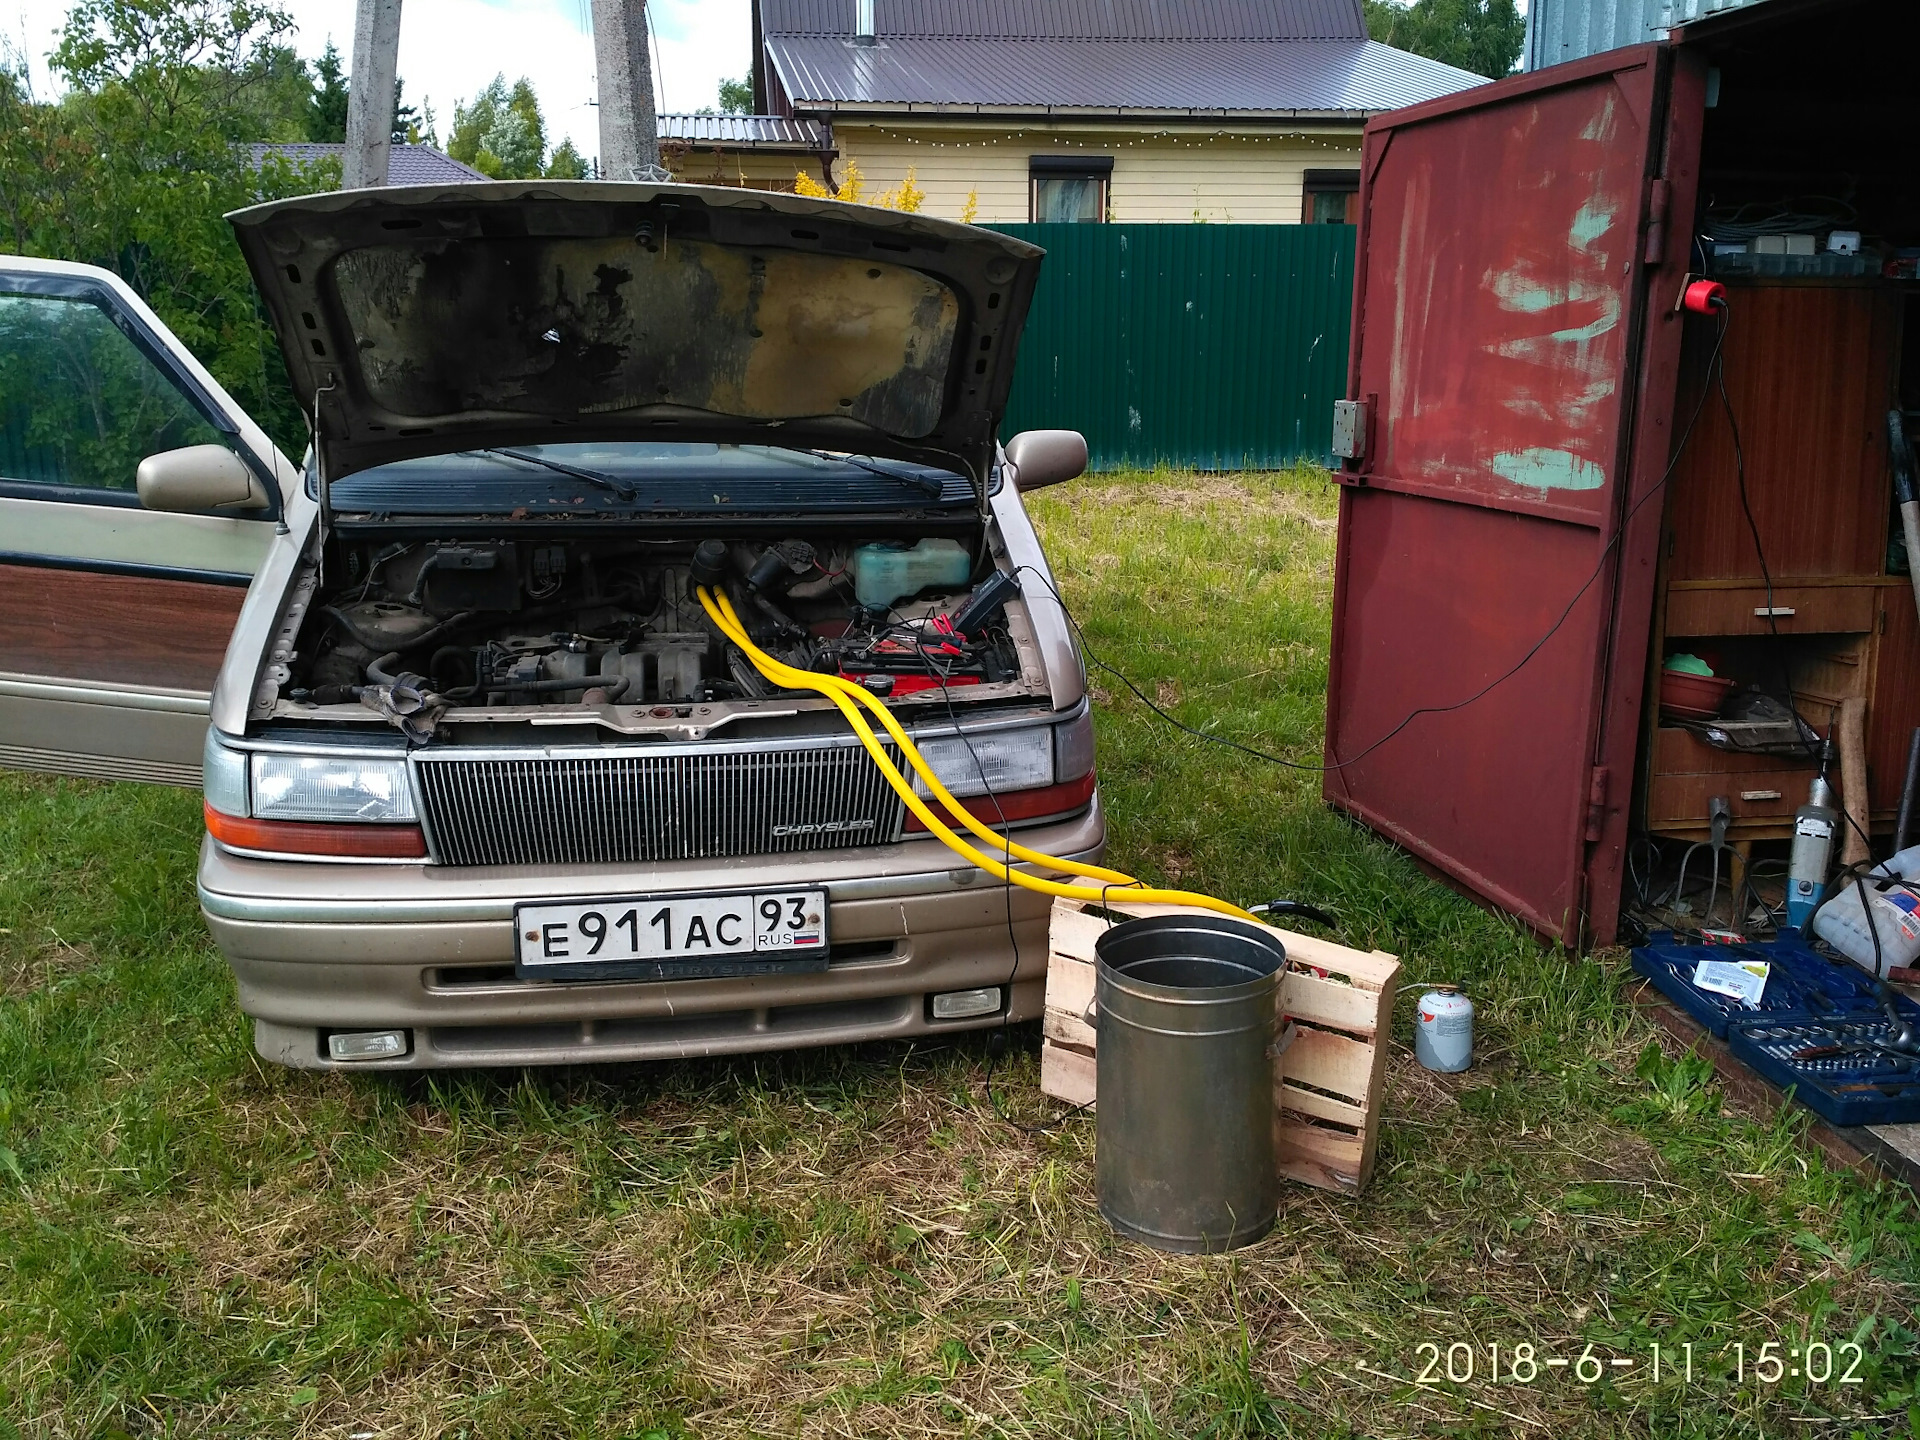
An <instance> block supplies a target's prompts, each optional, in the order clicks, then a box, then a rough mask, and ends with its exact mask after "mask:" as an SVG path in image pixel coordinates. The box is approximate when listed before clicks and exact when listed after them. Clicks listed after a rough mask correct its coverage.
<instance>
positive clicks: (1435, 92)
mask: <svg viewBox="0 0 1920 1440" xmlns="http://www.w3.org/2000/svg"><path fill="white" fill-rule="evenodd" d="M825 3H826V0H784V4H785V5H787V6H794V7H798V6H803V5H804V6H823V7H824V5H825ZM936 3H937V4H938V6H939V7H941V8H944V7H945V6H946V5H949V4H950V5H951V6H953V7H954V8H969V9H982V10H985V9H988V8H995V9H1006V10H1009V11H1012V10H1016V9H1017V10H1022V11H1024V10H1026V9H1030V8H1034V7H1033V6H1031V5H1020V4H1017V3H1015V0H976V3H975V4H974V5H971V6H963V4H962V0H926V4H927V6H928V8H936ZM1327 3H1329V4H1331V3H1333V0H1327ZM843 8H845V9H847V10H849V11H850V10H851V9H852V3H851V0H846V3H845V5H844V7H843ZM879 8H880V11H881V14H882V15H883V16H885V15H886V14H887V13H888V8H889V7H887V6H886V5H884V4H883V5H881V6H880V7H879ZM1058 8H1060V9H1062V10H1078V9H1082V8H1087V9H1094V8H1104V7H1095V6H1083V5H1082V4H1080V3H1068V4H1062V5H1061V6H1059V7H1058ZM1150 8H1154V7H1151V6H1149V5H1147V4H1145V3H1140V4H1134V5H1128V4H1125V3H1124V0H1115V3H1114V9H1115V10H1116V11H1118V10H1122V9H1132V10H1143V11H1144V10H1147V9H1150ZM1167 8H1171V7H1167ZM1195 8H1196V10H1203V11H1204V10H1206V9H1209V8H1212V7H1211V6H1209V5H1206V4H1202V5H1196V7H1195ZM1218 8H1220V9H1221V10H1223V11H1224V10H1235V11H1238V10H1242V9H1251V8H1255V7H1251V6H1239V5H1232V6H1229V5H1226V4H1224V3H1221V4H1219V6H1218ZM1260 8H1273V7H1260ZM883 24H884V21H883ZM766 53H767V59H768V61H769V62H770V63H771V64H772V66H773V68H774V70H775V71H776V72H777V73H778V75H779V78H780V83H781V86H782V87H783V88H784V90H785V92H786V94H787V96H788V97H789V98H790V100H791V101H792V103H793V105H794V106H795V107H796V108H798V109H802V110H811V109H822V110H830V111H846V110H850V109H858V110H874V111H895V112H908V111H910V112H934V113H939V112H945V113H949V114H951V113H955V112H963V113H964V112H977V113H995V112H1018V113H1043V114H1063V113H1064V114H1075V113H1080V114H1086V113H1094V114H1100V115H1120V114H1123V113H1124V114H1126V115H1130V116H1153V115H1168V116H1175V115H1178V116H1185V115H1208V116H1223V115H1246V116H1254V117H1259V116H1295V115H1299V116H1327V117H1357V116H1364V115H1370V114H1374V113H1376V112H1378V111H1382V110H1397V109H1399V108H1400V107H1401V106H1403V105H1414V104H1418V103H1420V102H1422V101H1425V100H1433V99H1437V98H1438V97H1440V96H1442V95H1451V94H1453V93H1454V92H1456V91H1459V90H1464V89H1466V88H1467V87H1469V86H1471V85H1483V84H1485V83H1486V79H1485V77H1484V76H1480V75H1475V74H1472V73H1470V72H1468V71H1465V70H1456V69H1455V68H1454V67H1453V66H1451V65H1443V64H1441V63H1440V62H1439V61H1437V60H1428V59H1425V58H1424V57H1422V56H1418V55H1410V54H1408V53H1407V52H1406V51H1404V50H1396V49H1393V48H1392V47H1391V46H1387V45H1379V44H1376V43H1374V42H1373V41H1370V40H1359V39H1340V40H1245V39H1242V40H1219V39H1199V40H1194V39H1182V40H1172V39H1162V40H1154V41H1146V40H1137V39H1136V40H1111V39H1101V40H1081V39H1024V38H1013V39H959V38H951V37H905V36H889V35H885V34H884V32H883V36H882V39H881V40H880V43H879V44H877V45H854V44H850V43H848V42H847V41H845V40H840V39H835V38H832V37H830V36H825V35H817V36H802V35H790V34H785V35H775V34H772V33H769V34H768V35H767V37H766Z"/></svg>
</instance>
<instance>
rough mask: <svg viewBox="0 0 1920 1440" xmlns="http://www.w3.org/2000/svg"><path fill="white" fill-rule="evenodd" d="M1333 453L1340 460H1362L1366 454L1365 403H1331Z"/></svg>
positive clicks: (1359, 401)
mask: <svg viewBox="0 0 1920 1440" xmlns="http://www.w3.org/2000/svg"><path fill="white" fill-rule="evenodd" d="M1332 448H1333V453H1334V455H1335V457H1336V458H1338V459H1341V460H1364V459H1365V458H1366V454H1367V402H1366V401H1364V400H1336V401H1334V402H1333V447H1332Z"/></svg>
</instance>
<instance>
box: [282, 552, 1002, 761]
mask: <svg viewBox="0 0 1920 1440" xmlns="http://www.w3.org/2000/svg"><path fill="white" fill-rule="evenodd" d="M702 585H705V586H708V587H710V588H713V589H720V588H724V590H725V592H726V594H727V595H728V596H729V598H730V599H731V601H732V603H733V606H734V608H735V610H736V611H737V613H738V614H739V616H740V619H741V620H742V622H743V623H744V624H745V625H746V627H747V630H748V632H749V635H750V637H751V638H752V640H753V641H754V643H755V644H757V645H759V646H760V647H761V648H762V649H764V650H766V651H768V652H769V653H771V654H772V655H774V656H776V657H777V658H779V659H780V660H782V661H784V662H785V663H787V664H789V665H792V666H794V667H796V668H799V669H805V670H812V671H816V672H821V673H826V674H835V675H840V676H843V677H845V678H848V679H851V680H854V681H856V682H859V683H861V684H863V685H865V686H866V687H867V688H868V689H869V690H871V691H872V692H873V693H875V694H876V695H879V696H882V697H888V698H903V697H910V696H913V695H916V694H926V695H928V696H929V697H930V698H933V699H938V700H940V701H942V702H943V703H947V704H951V703H956V702H959V701H963V700H984V699H988V698H1005V697H1008V696H1010V695H1021V696H1026V695H1029V694H1031V693H1032V692H1033V691H1034V690H1035V689H1036V688H1037V687H1036V684H1035V683H1034V682H1035V681H1036V679H1037V677H1038V675H1039V671H1038V667H1037V665H1036V664H1035V662H1034V661H1033V659H1032V658H1031V655H1030V653H1029V654H1027V655H1023V653H1022V651H1023V647H1024V648H1025V649H1026V650H1027V651H1029V652H1030V651H1031V646H1032V642H1031V631H1030V629H1029V628H1028V626H1027V624H1026V617H1025V612H1024V608H1023V607H1022V605H1021V602H1020V600H1019V586H1018V584H1017V583H1016V582H1015V580H1014V578H1013V577H1012V576H1010V575H1008V574H1007V573H1005V571H1003V570H1001V569H999V568H996V565H995V563H994V561H993V559H992V557H991V556H990V555H987V556H984V557H983V556H981V555H979V554H977V553H976V551H975V549H972V548H969V547H968V546H967V545H965V544H963V543H962V542H961V541H959V540H956V539H952V538H921V539H917V540H902V539H897V538H892V539H871V540H868V539H862V538H858V537H855V538H850V539H848V540H846V541H844V542H843V541H840V540H837V539H836V540H835V541H834V542H833V543H819V542H814V541H808V540H804V539H797V538H792V537H777V536H769V537H767V538H765V539H758V538H756V539H738V538H734V539H717V538H714V539H704V540H697V541H696V540H692V539H687V540H646V541H635V540H633V539H631V538H597V537H596V538H581V539H566V540H557V539H539V540H519V539H498V538H485V539H443V540H417V541H413V540H409V541H402V540H393V539H384V538H380V537H377V536H375V537H361V536H347V535H335V536H334V537H332V539H331V540H330V542H329V544H328V547H327V556H326V563H325V565H324V567H323V568H322V569H320V570H318V571H317V572H316V573H315V574H314V575H313V576H312V577H310V583H309V585H308V586H307V588H306V595H307V599H306V602H305V604H304V606H303V607H302V608H303V612H304V613H303V614H302V616H301V617H300V619H299V622H298V628H297V630H296V631H295V632H294V633H295V634H296V635H297V640H296V642H295V644H294V645H293V646H292V647H291V652H290V655H289V658H288V661H287V664H286V669H285V674H284V678H283V679H281V681H280V684H279V687H278V695H277V697H276V700H277V702H278V703H277V704H275V705H273V706H272V707H271V708H272V709H274V710H275V711H276V712H277V713H280V714H282V715H283V716H285V715H287V714H288V712H289V710H291V712H293V713H295V714H298V713H304V714H306V715H314V714H315V713H316V711H331V712H332V713H331V716H330V718H356V717H355V716H354V715H353V714H351V713H350V714H345V715H343V714H342V713H341V712H340V710H339V709H338V708H337V707H353V709H354V710H355V711H357V718H364V719H373V718H375V716H376V715H377V716H378V717H380V718H383V719H385V720H387V721H388V722H389V723H392V724H394V725H396V726H398V727H399V728H401V729H402V730H404V731H406V732H407V733H408V735H409V737H410V738H412V739H415V740H421V739H424V738H426V736H427V735H429V734H431V733H432V732H433V730H434V728H435V727H436V726H437V725H438V724H439V723H440V722H442V721H443V720H449V719H454V720H457V719H462V718H475V719H479V718H494V719H510V718H514V716H515V714H516V713H517V714H518V715H519V716H521V717H523V718H524V716H525V715H526V712H527V711H528V709H529V708H530V707H531V709H532V710H533V711H534V712H535V713H536V714H542V713H544V714H546V715H547V716H548V717H549V718H550V719H557V718H558V716H557V715H556V714H555V713H554V712H560V711H568V710H571V711H578V712H582V714H583V715H584V716H586V717H589V718H590V717H591V716H593V715H596V714H597V715H599V716H601V717H603V718H604V719H605V720H608V721H612V722H613V723H614V728H616V729H631V728H635V727H634V726H632V725H628V724H621V723H618V720H619V717H621V716H623V715H624V716H627V717H630V718H635V719H637V718H640V717H642V716H644V717H645V718H648V719H652V720H678V721H686V720H689V719H690V718H692V712H693V709H694V707H699V708H700V711H701V720H702V723H701V726H700V728H701V729H703V730H704V729H707V728H712V727H713V725H715V724H717V723H720V720H719V718H717V717H724V716H727V715H730V714H732V713H733V712H734V711H735V710H736V709H738V708H739V707H742V706H745V707H750V708H756V709H758V708H762V707H764V705H765V703H766V702H768V701H770V700H773V699H776V698H780V697H781V696H782V695H783V694H785V695H790V696H792V697H793V698H794V700H795V702H796V704H795V708H809V709H810V708H814V707H815V706H816V705H818V704H820V703H823V702H820V701H819V700H818V699H817V697H814V696H812V695H804V698H803V692H782V691H781V690H779V689H777V688H776V687H775V686H774V685H772V684H771V683H770V682H769V681H767V680H766V679H765V678H764V677H762V676H761V675H760V674H759V672H758V671H756V670H755V669H754V668H753V666H752V665H751V664H750V663H749V662H748V660H747V659H746V657H745V656H744V655H743V654H742V653H741V652H740V651H739V649H738V648H737V647H735V646H734V645H733V644H732V643H731V642H729V641H728V640H726V639H725V637H724V636H723V635H722V634H721V633H720V631H719V629H718V628H717V627H716V626H715V625H714V624H713V623H712V621H711V620H710V619H709V618H708V616H707V614H706V613H705V611H704V610H703V609H702V607H701V604H700V601H699V598H698V595H697V590H698V588H699V587H700V586H702ZM290 613H291V612H290ZM640 728H655V727H652V726H645V727H640Z"/></svg>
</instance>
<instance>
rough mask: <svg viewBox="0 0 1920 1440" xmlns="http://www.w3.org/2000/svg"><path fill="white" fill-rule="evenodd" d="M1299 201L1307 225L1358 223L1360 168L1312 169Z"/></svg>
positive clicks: (1301, 216) (1302, 216)
mask: <svg viewBox="0 0 1920 1440" xmlns="http://www.w3.org/2000/svg"><path fill="white" fill-rule="evenodd" d="M1303 190H1304V198H1303V199H1302V200H1301V202H1300V221H1301V223H1302V224H1304V225H1357V224H1359V223H1360V172H1359V171H1358V170H1309V171H1307V173H1306V177H1305V184H1304V186H1303Z"/></svg>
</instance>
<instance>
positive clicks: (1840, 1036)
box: [1727, 998, 1920, 1125]
mask: <svg viewBox="0 0 1920 1440" xmlns="http://www.w3.org/2000/svg"><path fill="white" fill-rule="evenodd" d="M1899 1003H1900V1005H1901V1006H1903V1007H1904V1008H1905V1009H1906V1010H1920V1007H1916V1006H1914V1004H1913V1002H1912V1001H1910V1000H1905V999H1904V998H1903V999H1902V1000H1901V1001H1900V1002H1899ZM1908 1028H1909V1026H1908V1025H1907V1024H1906V1023H1905V1018H1904V1017H1903V1024H1902V1025H1899V1026H1896V1025H1895V1024H1894V1022H1893V1021H1892V1020H1891V1019H1888V1018H1886V1017H1885V1016H1884V1015H1882V1017H1881V1018H1879V1019H1874V1018H1870V1017H1867V1016H1858V1017H1855V1018H1851V1019H1846V1020H1824V1021H1823V1020H1804V1021H1802V1020H1796V1021H1791V1022H1781V1021H1777V1020H1748V1021H1741V1022H1736V1023H1735V1024H1733V1025H1732V1026H1730V1027H1729V1029H1728V1032H1727V1048H1728V1049H1729V1050H1731V1051H1732V1052H1733V1054H1734V1056H1735V1058H1737V1059H1739V1060H1740V1061H1741V1062H1742V1063H1744V1064H1746V1065H1747V1066H1749V1067H1751V1068H1752V1069H1753V1070H1754V1071H1756V1072H1757V1073H1758V1074H1761V1075H1764V1076H1765V1077H1766V1078H1767V1079H1768V1080H1770V1081H1772V1082H1773V1083H1774V1084H1775V1085H1778V1086H1779V1087H1780V1088H1781V1089H1783V1090H1791V1091H1792V1092H1793V1095H1794V1098H1795V1099H1797V1100H1799V1101H1800V1102H1801V1104H1803V1105H1805V1106H1806V1107H1807V1108H1808V1109H1810V1110H1812V1111H1813V1112H1814V1113H1815V1114H1817V1115H1819V1116H1820V1117H1821V1118H1822V1119H1824V1120H1826V1121H1828V1122H1829V1123H1831V1124H1834V1125H1907V1124H1912V1123H1914V1122H1915V1121H1920V1055H1916V1054H1910V1053H1908V1052H1906V1051H1903V1050H1900V1049H1896V1048H1894V1047H1893V1045H1892V1042H1893V1041H1894V1040H1895V1039H1896V1038H1897V1036H1898V1034H1899V1032H1900V1031H1901V1030H1902V1029H1908Z"/></svg>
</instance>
